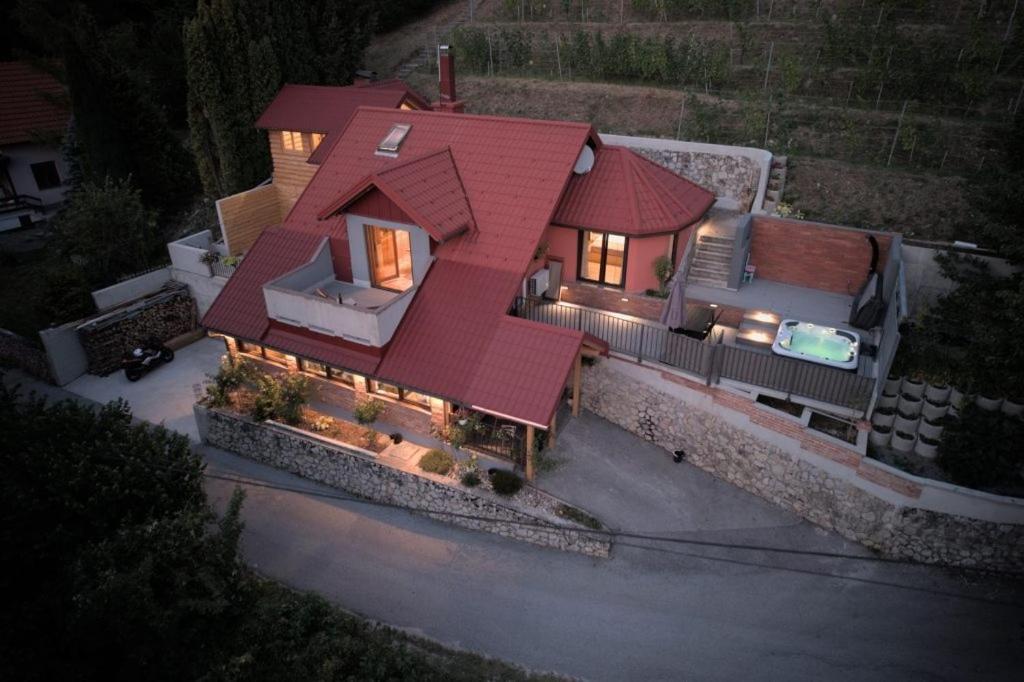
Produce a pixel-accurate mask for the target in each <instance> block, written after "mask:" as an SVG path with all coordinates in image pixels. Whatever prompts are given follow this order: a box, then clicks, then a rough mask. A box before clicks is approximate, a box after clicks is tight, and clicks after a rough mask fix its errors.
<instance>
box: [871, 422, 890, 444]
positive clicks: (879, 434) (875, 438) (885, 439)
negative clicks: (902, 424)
mask: <svg viewBox="0 0 1024 682" xmlns="http://www.w3.org/2000/svg"><path fill="white" fill-rule="evenodd" d="M891 438H892V429H890V428H889V427H888V426H883V427H882V429H879V428H877V427H876V428H873V429H871V432H870V433H868V442H870V443H871V444H872V445H874V446H876V447H880V448H884V447H886V446H887V445H889V439H891Z"/></svg>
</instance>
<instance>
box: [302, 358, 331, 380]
mask: <svg viewBox="0 0 1024 682" xmlns="http://www.w3.org/2000/svg"><path fill="white" fill-rule="evenodd" d="M301 367H302V371H304V372H309V373H310V374H316V375H318V376H322V377H325V376H327V366H326V365H325V364H323V363H322V362H316V361H314V360H303V361H302V364H301Z"/></svg>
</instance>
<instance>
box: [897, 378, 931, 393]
mask: <svg viewBox="0 0 1024 682" xmlns="http://www.w3.org/2000/svg"><path fill="white" fill-rule="evenodd" d="M924 386H925V383H924V382H923V381H913V380H911V379H904V380H903V385H902V386H900V393H902V394H903V395H912V396H914V397H915V398H920V397H922V396H924Z"/></svg>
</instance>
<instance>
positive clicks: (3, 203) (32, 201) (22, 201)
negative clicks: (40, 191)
mask: <svg viewBox="0 0 1024 682" xmlns="http://www.w3.org/2000/svg"><path fill="white" fill-rule="evenodd" d="M30 207H34V208H42V207H43V201H42V199H40V198H39V197H36V196H32V195H31V194H12V195H9V196H6V197H2V198H0V211H12V210H17V209H19V208H30Z"/></svg>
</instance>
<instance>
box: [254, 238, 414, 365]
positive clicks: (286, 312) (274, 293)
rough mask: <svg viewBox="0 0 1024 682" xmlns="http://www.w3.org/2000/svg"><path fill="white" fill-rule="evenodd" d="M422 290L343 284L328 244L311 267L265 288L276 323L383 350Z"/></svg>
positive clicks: (267, 300) (264, 293)
mask: <svg viewBox="0 0 1024 682" xmlns="http://www.w3.org/2000/svg"><path fill="white" fill-rule="evenodd" d="M417 288H418V286H412V287H410V288H409V289H406V290H405V291H402V292H395V291H387V290H385V289H377V288H374V287H366V286H360V285H357V284H353V283H351V282H342V281H339V280H338V279H337V278H336V277H335V274H334V266H333V264H332V263H331V254H330V247H329V246H328V244H327V241H326V240H324V243H323V244H322V245H321V247H320V249H319V250H318V251H317V254H316V256H314V257H313V260H312V261H310V262H309V263H308V264H306V265H303V266H302V267H300V268H297V269H296V270H292V271H291V272H289V273H288V274H286V275H283V276H282V277H279V278H277V279H275V280H272V281H270V282H268V283H267V284H265V285H264V286H263V297H264V300H265V302H266V304H267V315H268V316H269V317H270V318H271V319H273V320H277V321H278V322H281V323H283V324H287V325H291V326H293V327H302V328H304V329H308V330H310V331H313V332H316V333H318V334H324V335H326V336H334V337H337V338H341V339H344V340H346V341H351V342H353V343H358V344H360V345H363V346H373V347H377V348H380V347H382V346H384V345H386V344H387V343H388V342H389V341H390V340H391V337H392V336H393V335H394V333H395V330H396V329H398V324H399V322H401V320H402V317H403V316H404V315H405V311H406V310H407V309H408V308H409V304H410V303H412V299H413V296H415V294H416V290H417Z"/></svg>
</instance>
